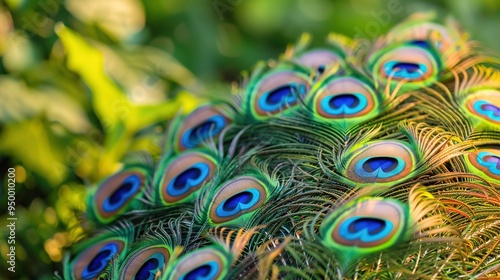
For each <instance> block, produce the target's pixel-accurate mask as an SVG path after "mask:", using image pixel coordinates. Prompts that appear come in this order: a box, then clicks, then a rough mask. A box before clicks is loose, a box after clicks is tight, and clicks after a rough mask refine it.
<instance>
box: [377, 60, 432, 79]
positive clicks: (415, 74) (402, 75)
mask: <svg viewBox="0 0 500 280" xmlns="http://www.w3.org/2000/svg"><path fill="white" fill-rule="evenodd" d="M384 72H385V75H386V76H388V77H389V76H392V77H394V78H399V79H418V78H420V77H421V76H423V75H424V74H425V73H426V72H427V66H425V65H424V64H421V63H411V62H399V61H389V62H387V63H386V64H385V65H384Z"/></svg>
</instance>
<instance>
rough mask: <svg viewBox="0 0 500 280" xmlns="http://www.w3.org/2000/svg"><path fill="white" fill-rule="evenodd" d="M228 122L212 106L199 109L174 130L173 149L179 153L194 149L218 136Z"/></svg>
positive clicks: (222, 114) (228, 120)
mask: <svg viewBox="0 0 500 280" xmlns="http://www.w3.org/2000/svg"><path fill="white" fill-rule="evenodd" d="M230 122H231V121H230V119H229V118H228V116H226V115H225V114H224V113H223V112H222V111H221V109H220V108H218V107H216V106H214V105H205V106H202V107H199V108H198V109H196V110H195V111H193V112H192V113H191V114H189V115H188V116H187V117H186V118H185V119H184V120H182V122H181V123H180V124H179V126H178V127H177V128H176V133H175V138H174V142H175V147H176V149H177V150H179V151H183V150H186V149H191V148H196V147H198V146H200V144H201V143H203V142H204V141H206V140H207V139H210V138H215V137H216V136H217V135H219V133H220V132H221V131H222V130H223V129H224V128H225V127H227V126H228V125H229V124H230Z"/></svg>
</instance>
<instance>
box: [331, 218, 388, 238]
mask: <svg viewBox="0 0 500 280" xmlns="http://www.w3.org/2000/svg"><path fill="white" fill-rule="evenodd" d="M393 228H394V225H393V224H392V223H391V222H389V221H386V220H382V219H379V218H372V217H357V216H356V217H351V218H349V219H346V220H345V221H344V222H343V223H342V224H341V225H340V228H339V234H340V236H342V238H344V239H346V240H359V241H361V242H364V243H367V242H374V241H378V240H380V239H383V238H385V237H386V236H387V235H388V234H390V233H391V231H392V229H393Z"/></svg>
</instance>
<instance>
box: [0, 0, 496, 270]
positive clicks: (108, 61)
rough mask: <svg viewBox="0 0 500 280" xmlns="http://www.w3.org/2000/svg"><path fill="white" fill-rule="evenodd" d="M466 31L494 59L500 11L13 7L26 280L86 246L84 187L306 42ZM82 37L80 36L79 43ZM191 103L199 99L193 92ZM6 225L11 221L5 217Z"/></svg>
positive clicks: (250, 4)
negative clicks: (397, 29) (431, 17)
mask: <svg viewBox="0 0 500 280" xmlns="http://www.w3.org/2000/svg"><path fill="white" fill-rule="evenodd" d="M428 10H433V11H435V12H436V13H437V14H438V15H439V16H440V17H445V16H449V15H452V16H454V17H455V18H457V19H458V20H459V21H460V22H461V23H462V25H463V26H464V28H465V29H466V30H468V31H470V33H471V36H472V37H473V38H474V39H476V40H478V41H480V42H482V44H483V45H484V46H486V47H488V48H490V49H492V50H493V51H496V52H497V53H498V50H499V48H498V46H499V45H500V37H499V36H495V34H496V32H497V30H496V29H497V28H498V26H500V14H499V12H500V1H497V0H481V1H476V0H464V1H452V0H442V1H433V0H426V1H417V0H388V1H383V0H350V1H342V0H338V1H327V0H273V1H269V0H214V1H213V0H210V1H201V0H186V1H177V0H163V1H147V0H143V1H139V0H108V1H100V0H66V1H64V0H41V1H35V0H5V1H4V2H2V3H1V4H0V165H1V174H2V176H1V178H2V186H3V187H2V189H1V190H2V191H1V192H0V193H1V194H2V196H1V197H2V205H7V204H6V200H7V197H6V195H4V194H5V193H6V188H7V183H6V172H7V168H9V167H15V168H16V179H17V183H18V184H17V187H16V204H17V205H16V216H17V217H18V221H17V228H16V232H17V235H16V250H17V251H16V257H17V264H16V271H17V272H16V276H15V277H13V276H12V274H11V273H10V272H8V271H7V270H6V267H5V266H6V262H5V260H6V254H7V250H8V249H7V244H6V242H5V240H6V239H5V237H6V235H7V234H8V232H7V231H6V230H5V228H6V227H5V226H2V229H3V230H2V237H3V238H2V241H0V242H1V243H0V251H1V254H2V271H1V272H0V275H1V278H2V279H13V278H15V279H51V278H52V276H53V272H54V271H56V270H61V266H60V261H61V260H62V258H63V254H64V250H65V249H67V247H69V246H70V245H71V244H72V242H74V241H75V240H76V239H78V238H79V237H80V236H81V233H82V228H81V225H80V222H81V215H82V212H83V211H84V210H85V200H84V197H85V188H86V186H88V185H90V184H92V183H94V182H96V181H97V180H99V179H100V178H102V177H103V176H105V175H107V174H109V173H110V172H113V171H114V170H115V169H116V168H117V167H119V161H120V159H121V158H122V157H123V156H124V154H125V153H127V152H130V151H139V150H148V151H149V152H151V153H153V154H155V153H156V154H157V153H158V152H159V151H160V148H159V146H158V143H159V140H161V138H162V135H163V134H164V130H165V123H166V120H167V119H169V118H171V117H172V116H173V115H174V114H176V113H178V112H177V109H179V108H183V109H184V110H187V111H189V110H192V108H193V106H195V105H196V103H197V102H199V101H196V100H195V99H193V97H192V96H197V99H198V100H202V99H203V97H204V96H205V97H206V96H209V95H218V94H229V92H230V90H229V86H228V83H229V82H231V81H238V80H239V79H240V78H239V77H240V73H241V71H242V70H244V69H251V67H252V66H253V65H254V64H255V63H256V62H257V61H259V60H266V59H270V58H276V57H278V56H279V54H280V53H281V52H282V51H284V49H285V47H286V45H287V44H290V43H293V42H295V41H296V40H297V38H298V37H299V36H300V34H301V33H303V32H309V33H311V34H312V35H313V38H314V43H315V44H318V45H319V44H321V42H322V41H323V40H324V38H325V37H326V35H327V34H328V33H329V32H338V33H344V34H346V35H348V36H362V37H368V38H370V39H373V38H374V37H376V36H378V35H381V34H383V33H384V32H385V31H387V30H388V29H389V28H390V27H391V26H392V25H394V23H396V22H398V21H400V20H402V19H404V18H405V17H406V16H407V15H409V14H411V13H413V12H417V11H428ZM79 34H81V35H79ZM188 92H190V93H188ZM0 213H1V219H2V225H4V223H5V221H6V218H7V213H6V207H1V211H0Z"/></svg>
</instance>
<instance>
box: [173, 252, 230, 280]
mask: <svg viewBox="0 0 500 280" xmlns="http://www.w3.org/2000/svg"><path fill="white" fill-rule="evenodd" d="M228 266H229V261H228V259H227V257H226V256H225V255H224V254H222V253H221V252H220V251H219V250H217V248H215V247H205V248H201V249H198V250H195V251H193V252H190V253H188V254H186V255H185V256H183V257H182V258H180V259H179V261H177V263H176V264H175V265H174V267H173V268H172V271H171V272H170V277H169V278H168V279H171V280H174V279H175V280H201V279H203V280H216V279H224V276H225V275H226V274H227V271H228Z"/></svg>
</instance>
